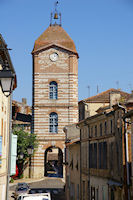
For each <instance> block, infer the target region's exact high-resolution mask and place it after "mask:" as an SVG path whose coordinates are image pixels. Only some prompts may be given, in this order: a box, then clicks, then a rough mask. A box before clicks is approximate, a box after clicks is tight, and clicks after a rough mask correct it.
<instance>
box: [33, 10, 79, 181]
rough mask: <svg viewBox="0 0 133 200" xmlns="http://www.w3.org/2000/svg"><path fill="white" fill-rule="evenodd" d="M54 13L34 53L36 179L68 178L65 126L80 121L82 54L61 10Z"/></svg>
mask: <svg viewBox="0 0 133 200" xmlns="http://www.w3.org/2000/svg"><path fill="white" fill-rule="evenodd" d="M53 14H54V17H53V16H51V20H52V21H51V24H50V26H49V27H48V28H47V29H46V31H44V33H42V35H41V36H40V37H39V38H38V39H37V40H36V41H35V44H34V48H33V51H32V56H33V133H34V134H36V135H37V138H38V140H39V147H38V150H37V151H36V153H35V155H34V157H33V158H32V163H31V176H32V177H34V178H41V177H44V176H52V175H53V176H60V177H63V176H64V173H63V171H64V169H63V161H64V148H65V134H64V132H63V127H64V126H66V125H69V124H73V123H76V122H77V121H78V53H77V51H76V48H75V44H74V42H73V40H72V39H71V38H70V37H69V35H68V34H67V33H66V32H65V30H64V29H63V28H62V27H61V24H60V23H58V20H59V18H61V15H60V14H59V13H58V12H57V9H55V11H54V13H53Z"/></svg>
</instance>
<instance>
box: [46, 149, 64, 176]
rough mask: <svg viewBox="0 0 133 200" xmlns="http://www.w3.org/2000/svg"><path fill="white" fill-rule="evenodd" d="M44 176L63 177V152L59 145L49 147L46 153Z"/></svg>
mask: <svg viewBox="0 0 133 200" xmlns="http://www.w3.org/2000/svg"><path fill="white" fill-rule="evenodd" d="M44 176H47V177H59V178H62V177H63V152H62V150H61V149H60V148H59V147H53V146H51V147H48V148H47V149H46V150H45V153H44Z"/></svg>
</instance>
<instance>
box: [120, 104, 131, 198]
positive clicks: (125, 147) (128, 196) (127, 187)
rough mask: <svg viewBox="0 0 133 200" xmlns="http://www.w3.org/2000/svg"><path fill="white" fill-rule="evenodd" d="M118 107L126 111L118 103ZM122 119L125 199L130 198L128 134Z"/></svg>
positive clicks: (125, 110)
mask: <svg viewBox="0 0 133 200" xmlns="http://www.w3.org/2000/svg"><path fill="white" fill-rule="evenodd" d="M118 106H119V108H121V109H122V110H123V111H124V113H125V114H126V113H127V109H126V108H125V107H123V106H121V105H120V104H119V103H118ZM123 121H124V151H125V164H126V176H127V177H126V178H127V180H126V190H127V200H130V187H129V186H130V180H129V164H128V163H129V153H128V134H127V123H126V120H125V119H123Z"/></svg>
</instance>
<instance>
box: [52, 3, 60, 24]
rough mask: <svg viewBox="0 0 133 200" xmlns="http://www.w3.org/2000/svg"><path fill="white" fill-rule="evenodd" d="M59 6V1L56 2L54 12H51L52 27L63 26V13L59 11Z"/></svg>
mask: <svg viewBox="0 0 133 200" xmlns="http://www.w3.org/2000/svg"><path fill="white" fill-rule="evenodd" d="M58 4H59V1H56V2H55V9H54V11H53V12H51V20H50V26H52V25H57V24H58V25H60V26H61V13H59V12H58V10H57V5H58Z"/></svg>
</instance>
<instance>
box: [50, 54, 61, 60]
mask: <svg viewBox="0 0 133 200" xmlns="http://www.w3.org/2000/svg"><path fill="white" fill-rule="evenodd" d="M49 57H50V60H51V61H53V62H55V61H57V60H58V57H59V55H58V54H57V53H52V54H50V56H49Z"/></svg>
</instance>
